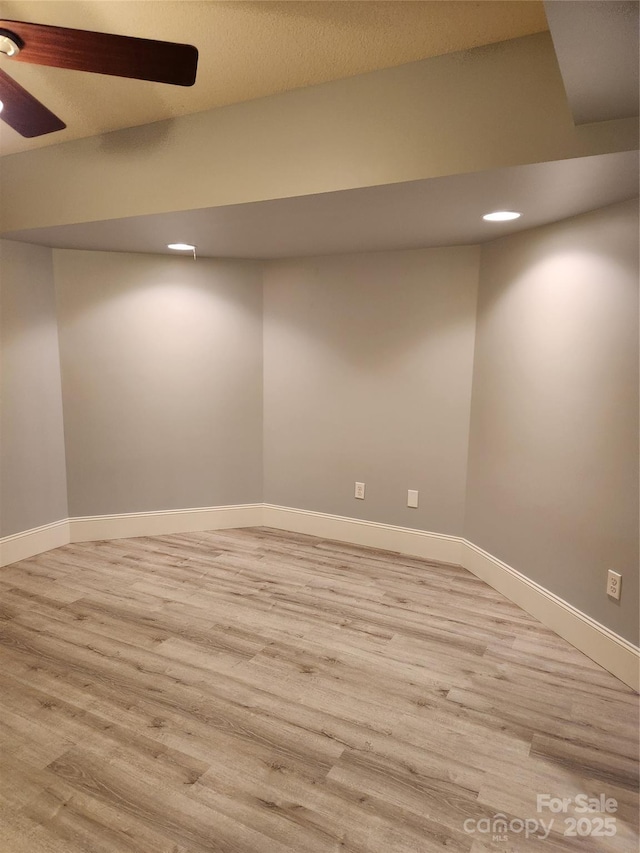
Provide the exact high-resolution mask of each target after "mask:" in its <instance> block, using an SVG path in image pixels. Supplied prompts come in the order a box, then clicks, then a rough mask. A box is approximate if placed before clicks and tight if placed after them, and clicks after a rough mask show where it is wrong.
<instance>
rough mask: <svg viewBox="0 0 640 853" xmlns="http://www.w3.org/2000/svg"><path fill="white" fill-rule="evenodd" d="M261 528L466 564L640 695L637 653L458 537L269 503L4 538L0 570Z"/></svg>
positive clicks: (76, 522) (74, 521) (102, 520)
mask: <svg viewBox="0 0 640 853" xmlns="http://www.w3.org/2000/svg"><path fill="white" fill-rule="evenodd" d="M259 526H265V527H273V528H276V529H280V530H289V531H291V532H294V533H306V534H309V535H311V536H320V537H322V538H324V539H335V540H337V541H340V542H349V543H351V544H353V545H366V546H369V547H372V548H381V549H384V550H387V551H398V552H400V553H402V554H408V555H410V556H413V557H420V558H422V559H425V560H432V561H435V562H442V563H454V564H457V565H461V566H464V568H465V569H467V570H468V571H470V572H471V573H472V574H474V575H476V576H477V577H479V578H481V579H482V580H484V581H485V582H486V583H488V584H489V586H491V587H493V588H494V589H496V590H498V592H501V593H502V594H503V595H504V596H506V597H507V598H508V599H510V600H511V601H513V602H514V603H515V604H517V605H519V606H520V607H522V609H523V610H525V611H526V612H527V613H529V614H530V615H531V616H534V617H535V618H536V619H538V620H539V621H540V622H542V624H543V625H546V626H547V627H548V628H551V630H553V631H555V632H556V633H557V634H559V635H560V636H561V637H564V639H565V640H567V641H568V642H569V643H571V645H573V646H575V647H576V648H577V649H579V650H580V651H581V652H583V653H584V654H586V655H587V656H588V657H590V658H591V659H592V660H594V661H595V662H596V663H598V664H600V666H602V667H604V668H605V669H607V670H608V671H609V672H611V673H613V675H615V676H616V677H617V678H619V679H620V680H621V681H623V682H624V683H625V684H628V685H629V687H631V688H633V689H634V690H636V691H640V649H638V648H637V647H636V646H634V645H633V644H632V643H630V642H628V641H627V640H625V639H624V638H623V637H620V636H619V635H618V634H616V633H614V632H613V631H611V630H609V629H608V628H606V627H605V626H604V625H602V624H601V623H599V622H596V620H595V619H592V618H591V617H590V616H587V614H585V613H582V612H581V611H580V610H577V609H576V608H575V607H573V606H572V605H571V604H569V603H568V602H566V601H564V600H563V599H561V598H560V597H559V596H557V595H554V593H552V592H550V591H549V590H547V589H545V588H544V587H542V586H540V585H539V584H537V583H535V581H532V580H531V579H530V578H527V577H526V576H525V575H523V574H521V573H520V572H518V571H517V570H516V569H513V568H511V566H508V565H507V564H506V563H503V562H502V561H501V560H498V559H497V558H496V557H492V556H491V554H488V553H487V552H486V551H483V550H482V549H481V548H478V547H477V546H476V545H474V544H473V543H471V542H468V541H466V540H465V539H462V538H460V537H457V536H448V535H444V534H440V533H428V532H426V531H423V530H415V529H413V528H409V527H395V526H393V525H390V524H380V523H378V522H374V521H362V520H361V519H355V518H345V517H343V516H337V515H329V514H327V513H322V512H311V511H309V510H301V509H293V508H291V507H281V506H274V505H272V504H241V505H239V506H221V507H201V508H197V509H185V510H166V511H161V512H135V513H123V514H119V515H103V516H90V517H87V518H71V519H65V520H63V521H57V522H54V523H53V524H47V525H44V526H43V527H37V528H34V529H33V530H26V531H24V532H23V533H16V534H14V535H13V536H7V537H5V538H4V539H0V566H6V565H9V564H10V563H15V562H17V561H19V560H24V559H26V558H28V557H33V556H35V555H36V554H41V553H43V552H44V551H49V550H51V549H52V548H58V547H60V546H61V545H66V544H68V543H69V542H88V541H91V540H97V539H126V538H129V537H132V536H160V535H163V534H170V533H190V532H196V531H202V530H223V529H225V528H234V527H259Z"/></svg>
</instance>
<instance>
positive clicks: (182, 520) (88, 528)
mask: <svg viewBox="0 0 640 853" xmlns="http://www.w3.org/2000/svg"><path fill="white" fill-rule="evenodd" d="M260 524H262V504H240V505H238V506H213V507H198V508H195V509H169V510H162V511H159V512H129V513H122V514H118V515H92V516H87V517H85V518H71V519H69V527H70V533H71V541H72V542H91V541H92V540H97V539H129V538H130V537H132V536H162V535H166V534H170V533H195V532H197V531H201V530H223V529H225V528H232V527H256V526H259V525H260Z"/></svg>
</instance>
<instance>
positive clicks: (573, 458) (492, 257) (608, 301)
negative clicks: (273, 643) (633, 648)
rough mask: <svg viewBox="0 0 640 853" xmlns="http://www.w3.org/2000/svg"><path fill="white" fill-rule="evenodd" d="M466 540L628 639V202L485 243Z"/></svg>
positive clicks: (634, 443) (634, 599)
mask: <svg viewBox="0 0 640 853" xmlns="http://www.w3.org/2000/svg"><path fill="white" fill-rule="evenodd" d="M465 535H466V537H467V538H468V539H469V540H471V541H472V542H474V543H475V544H476V545H479V546H480V547H482V548H484V549H486V550H487V551H489V552H490V553H491V554H493V555H494V556H497V557H499V558H500V559H502V560H504V561H505V562H506V563H508V564H510V565H512V566H514V567H515V568H517V569H518V570H519V571H521V572H523V573H524V574H525V575H527V576H528V577H530V578H532V579H533V580H535V581H537V582H538V583H540V584H542V585H543V586H545V587H547V588H548V589H550V590H552V591H553V592H555V593H556V594H558V595H560V596H561V597H562V598H564V599H566V600H567V601H569V602H571V604H573V605H574V606H575V607H577V608H579V609H580V610H582V611H584V612H586V613H588V614H589V615H591V616H593V617H594V618H595V619H597V620H599V621H600V622H603V623H604V624H605V625H607V626H608V627H610V628H612V629H613V630H615V631H617V632H618V633H620V634H622V635H623V636H625V637H627V638H628V639H630V640H632V641H635V642H637V640H638V209H637V201H635V202H631V203H625V204H622V205H615V206H612V207H610V208H606V209H603V210H600V211H596V212H593V213H590V214H586V215H584V216H580V217H576V218H575V219H571V220H567V221H565V222H561V223H558V224H556V225H552V226H548V227H545V228H539V229H535V230H533V231H530V232H525V233H522V234H519V235H517V236H514V237H508V238H505V239H503V240H499V241H497V242H495V243H493V244H489V245H488V246H486V247H485V248H484V249H483V252H482V266H481V276H480V291H479V306H478V326H477V336H476V352H475V367H474V384H473V404H472V418H471V440H470V451H469V484H468V495H467V512H466V524H465ZM607 568H613V569H615V570H616V571H619V572H621V573H622V575H623V585H622V593H623V594H622V600H621V602H620V603H617V602H613V601H611V600H610V599H608V598H607V596H606V595H605V583H606V571H607Z"/></svg>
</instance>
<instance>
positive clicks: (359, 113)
mask: <svg viewBox="0 0 640 853" xmlns="http://www.w3.org/2000/svg"><path fill="white" fill-rule="evenodd" d="M637 145H638V123H637V121H636V120H635V119H623V120H620V121H609V122H599V123H597V124H592V125H584V126H582V127H575V125H574V124H573V120H572V117H571V113H570V110H569V106H568V103H567V99H566V95H565V91H564V87H563V84H562V78H561V76H560V72H559V69H558V63H557V60H556V55H555V52H554V49H553V45H552V42H551V37H550V36H549V34H548V33H541V34H539V35H534V36H527V37H525V38H521V39H513V40H511V41H505V42H501V43H499V44H494V45H489V46H487V47H482V48H477V49H475V50H471V51H465V52H462V53H453V54H448V55H446V56H436V57H433V58H431V59H425V60H423V61H420V62H413V63H410V64H408V65H403V66H399V67H397V68H389V69H385V70H382V71H375V72H372V73H368V74H361V75H358V76H356V77H351V78H349V79H346V80H337V81H334V82H331V83H325V84H323V85H319V86H310V87H307V88H304V89H298V90H296V91H291V92H285V93H284V94H280V95H273V96H271V97H267V98H260V99H257V100H255V101H249V102H247V103H241V104H235V105H233V106H228V107H222V108H220V109H216V110H210V111H208V112H202V113H197V114H194V115H188V116H181V117H179V118H176V119H173V120H169V121H161V122H155V123H153V124H149V125H145V126H143V127H134V128H131V129H128V130H122V131H116V132H114V133H109V134H105V135H103V136H99V137H92V138H89V139H80V140H76V141H74V142H67V143H63V144H59V145H53V146H50V147H47V148H42V149H40V150H37V151H31V152H26V153H23V154H15V155H12V156H10V157H5V158H2V163H1V169H0V195H1V196H2V198H3V199H4V204H3V205H2V208H1V209H0V233H7V232H9V231H12V230H18V229H21V228H37V227H40V226H46V225H61V224H65V223H70V222H91V221H96V220H100V219H110V218H119V217H125V216H135V215H138V214H146V213H162V212H165V211H172V210H191V209H197V208H201V207H215V206H217V205H224V204H238V203H242V202H250V201H258V200H263V199H271V198H283V197H289V196H297V195H307V194H310V193H320V192H331V191H333V190H342V189H350V188H353V187H363V186H376V185H381V184H389V183H395V182H398V181H412V180H419V179H423V178H430V177H436V176H439V175H452V174H459V173H464V172H474V171H481V170H484V169H493V168H501V167H504V166H512V165H520V164H523V163H539V162H543V161H546V160H562V159H564V158H567V157H581V156H587V155H589V154H602V153H608V152H612V151H627V150H635V149H636V148H637Z"/></svg>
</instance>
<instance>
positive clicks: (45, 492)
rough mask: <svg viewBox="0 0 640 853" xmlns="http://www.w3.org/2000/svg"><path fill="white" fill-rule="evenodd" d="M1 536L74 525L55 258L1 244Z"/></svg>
mask: <svg viewBox="0 0 640 853" xmlns="http://www.w3.org/2000/svg"><path fill="white" fill-rule="evenodd" d="M0 273H1V275H0V342H1V345H2V354H1V355H2V357H1V373H0V380H1V390H0V393H1V395H2V400H1V407H0V411H1V414H0V536H9V535H10V534H12V533H18V532H20V531H22V530H28V529H29V528H32V527H39V526H40V525H43V524H49V523H50V522H52V521H59V520H60V519H64V518H66V517H67V514H68V513H67V487H66V479H65V459H64V436H63V427H62V400H61V395H60V361H59V356H58V330H57V326H56V314H55V296H54V287H53V268H52V263H51V250H50V249H44V248H41V247H40V246H29V245H26V244H25V243H14V242H9V241H7V240H2V241H0Z"/></svg>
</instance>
